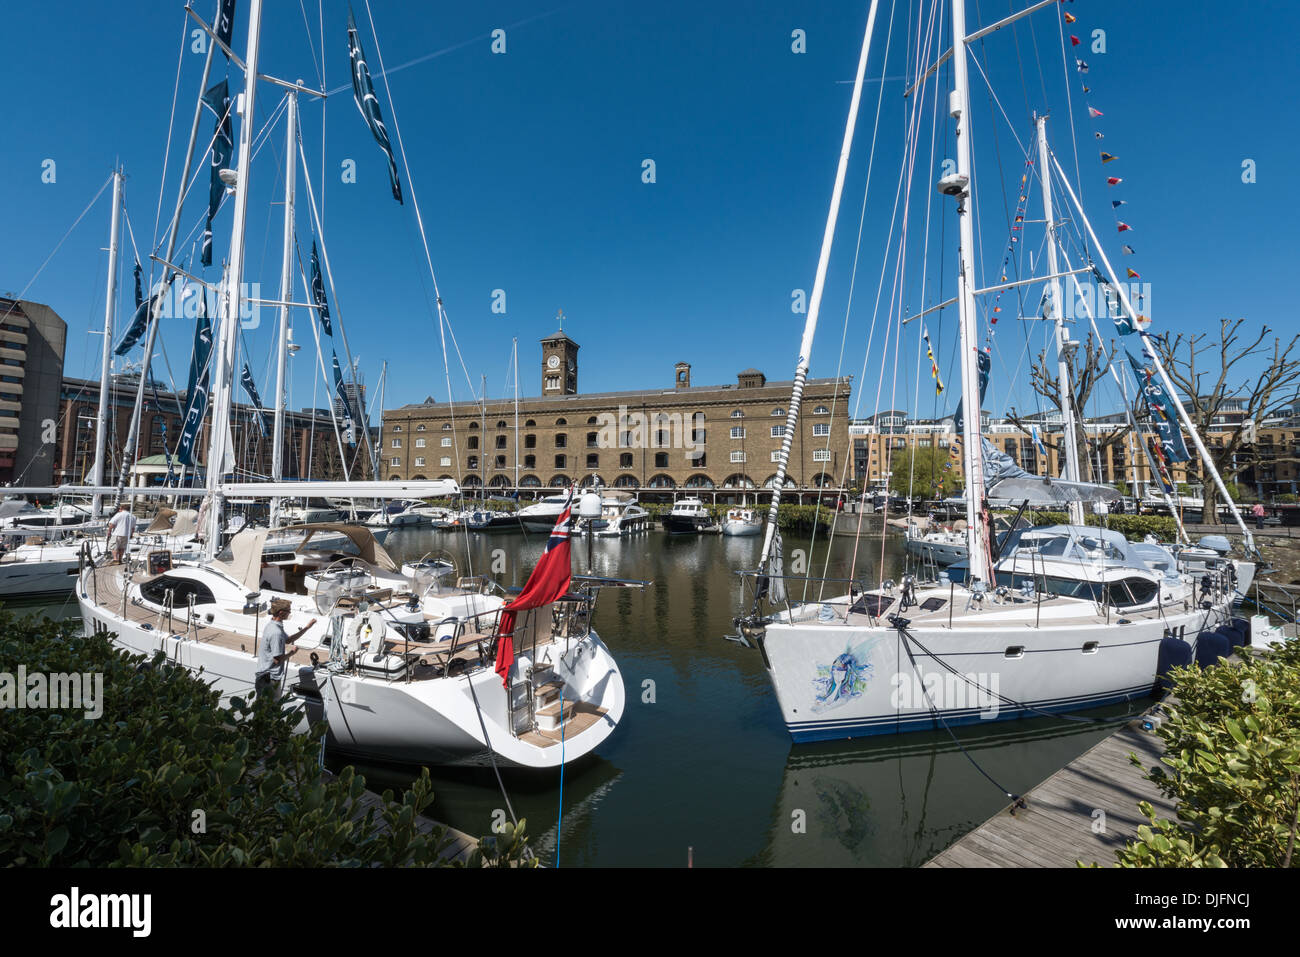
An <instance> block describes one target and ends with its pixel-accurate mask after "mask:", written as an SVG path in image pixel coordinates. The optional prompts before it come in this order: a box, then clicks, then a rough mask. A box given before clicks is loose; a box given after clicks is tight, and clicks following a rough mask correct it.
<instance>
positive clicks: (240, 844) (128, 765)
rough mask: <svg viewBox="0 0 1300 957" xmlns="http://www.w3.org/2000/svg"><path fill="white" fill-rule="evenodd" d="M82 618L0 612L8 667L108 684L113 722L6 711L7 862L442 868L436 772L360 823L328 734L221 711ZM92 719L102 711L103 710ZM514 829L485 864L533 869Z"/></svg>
mask: <svg viewBox="0 0 1300 957" xmlns="http://www.w3.org/2000/svg"><path fill="white" fill-rule="evenodd" d="M79 631H80V622H75V623H72V622H52V621H50V620H48V619H45V620H37V619H34V618H26V619H17V618H15V617H14V616H13V615H11V614H9V613H0V672H5V673H7V674H9V675H15V674H16V673H17V671H18V667H19V665H24V666H25V667H26V672H27V674H29V675H32V674H36V673H43V674H47V675H49V674H59V673H64V674H72V673H76V674H84V673H88V672H89V673H99V674H101V675H102V676H103V685H102V689H103V694H102V698H103V700H102V702H101V706H102V715H101V716H99V717H97V718H93V717H88V716H87V713H86V710H85V709H79V710H56V709H51V708H24V709H9V710H7V711H6V712H5V714H4V719H3V720H0V861H6V862H9V863H11V864H14V865H17V866H32V865H35V866H41V867H50V866H56V867H112V866H131V867H158V866H163V867H168V866H213V867H224V866H262V865H266V866H275V867H320V866H347V865H351V866H380V865H382V866H392V865H406V864H415V865H434V866H437V865H442V864H445V863H447V862H446V861H445V860H444V856H443V855H444V853H445V851H446V849H447V847H448V846H449V844H450V841H449V840H448V839H447V837H446V831H445V829H444V828H441V827H436V828H434V829H433V831H432V832H431V833H427V834H426V833H421V832H420V831H419V830H418V828H417V825H418V824H419V823H420V821H419V815H420V813H421V812H422V811H424V810H425V809H426V808H427V807H428V806H429V804H430V803H431V802H432V800H433V791H432V786H431V784H430V781H429V774H428V771H427V770H425V771H423V772H422V773H421V775H420V777H419V779H418V780H416V781H415V782H414V783H413V784H412V786H411V788H410V789H409V790H407V791H405V792H404V793H403V794H402V795H401V797H400V798H398V799H394V797H393V794H392V792H390V791H386V792H384V794H383V796H382V802H381V807H380V809H379V810H378V811H376V809H375V808H370V809H369V810H367V811H365V812H364V814H363V813H362V812H361V811H360V810H359V805H358V799H359V798H361V796H362V794H363V792H364V790H365V780H364V778H362V777H360V776H359V775H357V774H356V773H355V772H354V771H353V769H352V768H350V767H349V768H344V769H343V771H342V772H341V773H340V774H338V775H337V776H331V775H329V774H328V772H326V771H324V770H323V769H322V768H321V766H320V762H319V753H320V740H321V735H322V734H323V732H324V728H323V726H318V727H317V728H314V729H313V732H312V734H311V735H295V734H294V733H293V729H294V726H295V724H296V722H297V716H296V715H293V714H289V713H286V712H285V711H284V710H283V709H282V708H280V707H279V706H278V704H277V703H276V702H275V701H273V700H272V699H271V698H269V697H265V696H264V697H262V699H261V700H260V702H255V703H253V704H248V703H246V702H244V701H243V700H241V699H239V698H235V699H233V700H231V701H230V702H229V704H224V705H223V704H222V703H221V700H220V696H219V694H218V692H216V691H215V690H213V689H212V688H210V687H209V686H208V685H207V683H206V682H204V681H202V680H201V679H200V678H198V677H196V676H195V675H193V674H191V673H190V672H188V671H186V670H185V669H183V668H180V667H177V666H174V665H172V664H170V663H169V662H168V661H166V659H165V658H164V657H163V656H162V655H161V654H159V655H158V656H157V657H155V658H154V660H153V661H152V662H145V660H144V657H143V656H141V655H135V656H128V655H125V654H121V653H119V651H118V650H117V649H116V648H115V647H114V646H113V645H112V644H111V642H110V641H109V640H108V638H107V637H105V636H104V635H98V634H97V635H90V636H86V637H83V636H81V635H80V634H79V633H78V632H79ZM92 713H93V712H92ZM522 829H523V822H520V828H519V830H517V831H516V830H515V829H513V828H512V829H511V830H510V831H509V832H507V833H506V834H502V835H499V836H497V837H495V838H493V839H491V840H485V841H483V842H480V845H479V848H478V852H477V853H476V854H475V856H474V857H473V858H472V859H471V861H470V863H471V864H474V865H498V866H499V865H503V864H507V865H514V864H528V863H529V861H525V860H524V859H523V852H524V847H525V838H524V836H523V830H522Z"/></svg>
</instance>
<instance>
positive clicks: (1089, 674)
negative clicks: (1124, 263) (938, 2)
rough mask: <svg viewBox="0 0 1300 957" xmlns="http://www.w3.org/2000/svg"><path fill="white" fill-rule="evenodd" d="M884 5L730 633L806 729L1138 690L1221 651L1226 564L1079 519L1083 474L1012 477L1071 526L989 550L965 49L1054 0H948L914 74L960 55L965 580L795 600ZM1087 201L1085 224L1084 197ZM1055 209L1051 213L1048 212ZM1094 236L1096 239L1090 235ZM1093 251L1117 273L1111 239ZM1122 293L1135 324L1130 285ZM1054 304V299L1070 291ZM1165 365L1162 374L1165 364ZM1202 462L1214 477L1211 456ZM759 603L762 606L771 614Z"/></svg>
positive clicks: (931, 719) (823, 735)
mask: <svg viewBox="0 0 1300 957" xmlns="http://www.w3.org/2000/svg"><path fill="white" fill-rule="evenodd" d="M877 6H878V2H877V0H873V2H872V4H871V8H870V12H869V14H868V20H867V27H866V33H865V36H864V39H863V44H862V50H861V54H860V57H859V61H858V69H857V75H856V79H855V83H854V90H853V97H852V101H851V105H850V108H849V118H848V122H847V124H846V129H845V134H844V141H843V147H842V150H841V153H840V161H839V168H838V170H837V174H836V180H835V188H834V192H833V196H832V201H831V209H830V214H829V216H828V220H827V224H826V230H825V233H824V235H823V241H822V249H821V256H820V258H819V260H818V266H817V275H816V279H815V282H814V286H813V292H812V296H811V298H810V301H809V309H808V315H807V320H806V323H805V327H804V333H803V340H802V342H801V345H800V349H799V359H798V363H797V367H796V372H795V381H794V386H793V394H792V398H791V402H790V407H789V413H788V415H789V419H788V428H787V435H786V438H785V440H784V442H783V444H782V449H781V452H780V454H779V460H778V466H777V479H776V481H775V483H774V488H773V502H772V508H771V511H770V512H769V514H768V524H767V529H766V536H765V540H764V545H763V552H762V560H761V561H762V563H761V565H760V568H759V571H758V572H757V573H756V575H755V602H754V605H753V607H752V608H751V609H750V611H749V613H748V614H747V615H745V616H744V617H742V618H738V619H737V620H736V624H737V626H738V628H739V632H740V634H739V636H737V640H739V641H741V642H742V643H744V644H749V645H753V646H756V647H757V648H758V649H759V650H760V652H761V654H762V657H763V663H764V665H765V667H766V668H767V670H768V674H769V677H770V679H771V682H772V686H773V690H774V692H775V694H776V698H777V702H778V705H779V707H780V710H781V714H782V717H783V719H784V721H785V724H786V727H787V729H788V730H789V732H790V734H791V735H792V737H793V738H794V739H795V740H796V741H812V740H826V739H833V738H846V737H858V736H862V735H869V734H886V733H898V732H904V731H909V730H920V729H931V728H935V727H938V726H940V725H943V726H947V725H953V724H962V723H968V722H980V721H990V720H999V719H1007V718H1013V717H1020V716H1024V715H1030V714H1038V713H1045V712H1055V711H1070V710H1076V709H1080V708H1086V707H1090V706H1095V705H1101V704H1105V703H1109V702H1116V701H1126V700H1133V699H1137V698H1141V697H1144V696H1146V695H1148V694H1149V693H1151V691H1152V689H1153V687H1154V686H1155V684H1156V682H1157V679H1158V677H1159V676H1160V674H1161V673H1162V670H1163V669H1164V668H1166V667H1168V666H1169V665H1170V664H1171V663H1182V662H1186V661H1188V660H1191V658H1192V657H1193V656H1197V657H1198V658H1199V659H1201V660H1207V659H1208V658H1210V657H1212V656H1213V655H1214V654H1215V653H1217V652H1220V651H1222V652H1224V653H1226V651H1227V647H1228V639H1227V638H1226V637H1224V634H1225V632H1223V631H1222V630H1221V629H1224V628H1226V627H1229V626H1230V625H1231V613H1232V593H1233V588H1232V582H1231V581H1230V580H1229V578H1230V576H1228V575H1227V574H1218V575H1206V576H1205V577H1204V578H1203V579H1202V580H1200V581H1199V582H1197V581H1193V580H1191V579H1190V577H1189V576H1187V575H1183V574H1179V573H1178V572H1177V571H1176V563H1175V561H1174V559H1173V556H1172V555H1170V554H1169V553H1168V552H1166V551H1164V550H1163V549H1160V548H1159V546H1145V547H1144V548H1143V549H1142V550H1141V551H1140V552H1139V550H1138V549H1136V548H1135V547H1133V546H1132V545H1131V544H1130V543H1127V542H1125V541H1124V539H1123V536H1119V535H1117V534H1115V533H1108V532H1105V531H1103V530H1098V529H1094V528H1089V527H1086V526H1083V525H1082V520H1081V518H1082V514H1081V510H1082V500H1083V499H1084V498H1085V497H1087V495H1088V494H1089V493H1088V491H1087V489H1086V488H1084V487H1082V485H1081V483H1072V482H1068V481H1067V482H1065V483H1055V487H1053V486H1050V485H1045V484H1044V482H1043V480H1041V479H1036V478H1034V477H1027V478H1020V479H1015V480H1013V481H1014V482H1015V483H1016V487H1015V490H1016V495H1017V496H1021V497H1030V495H1032V494H1033V493H1035V492H1039V491H1041V490H1043V489H1044V488H1051V489H1052V491H1050V492H1043V493H1042V494H1044V495H1047V496H1049V497H1053V498H1055V499H1056V500H1059V499H1060V497H1062V496H1065V497H1068V498H1070V499H1071V500H1072V505H1071V511H1072V513H1074V514H1075V515H1077V516H1078V520H1077V521H1074V520H1072V523H1071V524H1070V525H1067V526H1059V527H1054V528H1051V529H1035V530H1032V531H1016V532H1012V533H1011V536H1012V538H1013V539H1014V540H1013V541H1011V542H1009V543H1007V544H1008V547H1007V548H1006V549H1004V551H1003V553H1002V554H1001V556H997V555H995V554H994V550H993V547H992V546H993V544H994V543H993V538H992V533H991V529H990V528H989V526H988V524H987V523H986V520H985V514H986V513H985V512H984V509H983V508H982V506H983V503H984V500H985V498H986V496H987V494H988V492H989V486H990V485H991V484H992V485H996V484H997V483H998V476H997V474H996V471H994V474H992V475H990V474H989V471H990V465H991V464H992V465H993V466H994V469H996V463H990V462H988V461H987V460H986V456H985V450H984V448H983V446H982V443H981V428H980V415H979V409H980V401H981V395H980V370H979V364H978V360H979V359H980V358H981V350H980V347H979V341H978V338H977V325H976V323H977V314H976V309H975V297H976V295H977V294H980V293H982V292H983V291H982V290H977V289H976V286H975V277H976V271H975V264H974V249H975V241H974V229H973V222H972V219H973V205H972V191H973V188H974V185H975V181H974V177H973V170H972V160H971V148H970V143H971V117H970V98H969V79H968V73H967V49H966V47H967V44H968V43H970V42H972V41H973V40H975V39H978V38H979V37H981V36H984V35H985V34H987V33H989V32H991V31H992V30H993V29H996V28H999V27H1002V26H1006V25H1007V24H1008V23H1011V22H1013V21H1014V20H1016V19H1019V18H1020V17H1022V16H1024V15H1025V14H1028V13H1032V12H1033V11H1034V10H1036V9H1038V8H1040V7H1043V6H1045V4H1042V3H1039V4H1036V5H1034V6H1031V7H1030V8H1028V9H1027V10H1024V11H1022V12H1021V13H1018V14H1013V15H1012V16H1011V17H1008V18H1006V19H1004V20H1002V21H999V23H998V24H996V25H995V27H990V28H986V29H983V30H977V31H974V32H971V33H968V31H967V27H966V19H965V3H964V0H954V2H953V4H952V20H951V28H952V36H953V38H954V39H953V45H952V49H951V50H950V51H949V52H948V53H946V54H944V55H943V56H942V57H941V58H940V59H939V61H938V63H936V65H935V67H933V68H932V69H931V70H930V71H928V72H927V73H925V74H924V75H923V76H922V77H920V78H918V83H919V82H920V81H921V80H924V79H925V78H926V77H929V76H930V75H931V74H933V73H935V72H936V71H937V67H938V66H939V64H941V63H943V62H945V61H947V60H948V59H949V58H951V61H952V76H953V89H952V90H951V91H950V93H949V95H948V96H947V98H946V99H942V98H940V97H938V96H937V95H936V99H941V101H942V102H945V103H946V105H947V112H948V113H949V114H950V115H951V116H952V117H953V118H954V119H955V121H956V153H957V155H956V169H955V170H954V171H952V172H950V173H948V175H945V176H944V177H943V178H942V179H941V180H940V182H939V184H938V188H939V191H940V192H941V193H942V194H943V195H945V196H947V197H949V198H951V199H952V200H953V201H954V202H955V205H956V213H957V219H958V226H959V229H958V232H959V255H958V277H957V279H958V293H957V296H956V297H955V304H956V305H957V307H958V313H959V317H960V330H961V337H960V356H961V360H960V368H961V383H962V392H961V401H962V405H963V407H964V409H965V410H967V414H966V415H964V416H962V417H961V422H960V424H959V432H960V434H961V435H962V438H963V455H964V473H965V476H966V494H965V499H966V521H967V527H966V529H965V536H964V537H965V539H966V543H965V544H966V553H967V556H968V560H969V565H970V574H969V576H968V578H967V579H966V580H965V581H964V582H962V583H960V584H958V583H957V582H950V583H948V584H946V585H924V584H920V583H917V582H916V581H915V580H914V579H913V578H911V577H910V576H909V577H907V578H905V579H904V580H903V582H902V583H901V585H895V583H893V582H883V583H880V584H879V585H878V587H874V588H872V587H867V583H866V582H849V581H843V580H840V581H838V582H837V581H832V580H816V579H813V580H812V581H814V582H815V583H816V584H817V587H818V590H819V591H820V592H821V593H822V594H826V593H829V594H831V595H832V596H833V597H830V598H828V599H825V600H817V601H812V602H806V603H803V604H799V603H793V602H791V601H790V600H789V598H788V597H787V589H786V587H785V584H786V583H785V581H784V576H783V572H782V561H781V556H780V551H779V547H774V546H776V545H777V536H776V534H775V533H776V524H775V518H776V512H777V505H778V504H779V502H780V498H781V489H782V486H783V484H784V475H785V470H786V465H787V462H788V458H789V452H790V445H791V438H790V436H791V435H792V434H793V433H794V424H795V421H796V416H797V415H798V409H799V404H800V399H801V393H802V386H803V382H804V380H805V379H806V377H807V373H808V367H809V362H810V358H811V354H812V344H813V338H814V336H815V333H816V327H817V319H818V314H819V309H820V304H821V297H822V291H823V289H824V284H825V277H826V270H827V265H828V262H829V257H830V251H831V245H832V240H833V236H834V231H835V222H836V218H837V216H838V210H839V202H840V197H841V193H842V189H843V184H844V178H845V173H846V168H847V163H848V157H849V151H850V146H851V143H852V139H853V130H854V126H855V122H856V117H857V110H858V104H859V101H860V95H861V90H862V85H863V81H864V76H865V72H866V66H867V60H868V51H869V49H870V44H871V36H872V32H873V28H874V24H875V19H876V11H877ZM920 62H925V61H924V60H921V61H920ZM918 65H919V64H918ZM1058 169H1059V164H1058ZM1042 175H1046V172H1045V171H1044V172H1042ZM1062 175H1063V174H1062ZM1072 198H1073V195H1072ZM1076 208H1077V209H1078V212H1079V214H1080V218H1081V219H1083V220H1084V221H1085V223H1086V216H1084V213H1083V210H1082V209H1081V208H1078V207H1077V203H1076ZM1051 218H1052V217H1051V212H1050V210H1049V211H1048V220H1049V222H1050V220H1051ZM1093 241H1094V243H1095V244H1096V245H1097V246H1098V247H1099V246H1100V244H1099V243H1096V239H1095V237H1093ZM1097 251H1098V255H1099V256H1100V257H1101V258H1102V261H1103V264H1104V265H1105V267H1106V269H1107V270H1108V271H1110V267H1109V263H1107V262H1106V261H1105V257H1104V251H1102V250H1101V249H1100V248H1098V250H1097ZM1044 278H1046V279H1047V280H1048V281H1049V282H1050V283H1052V284H1053V286H1055V282H1056V280H1057V279H1058V278H1059V274H1058V273H1057V272H1056V270H1055V269H1053V271H1052V274H1051V275H1049V276H1048V277H1044ZM1112 280H1113V273H1112ZM1037 281H1042V279H1040V280H1037ZM1116 285H1118V283H1116ZM1121 299H1122V301H1123V306H1124V309H1125V310H1126V313H1127V315H1128V316H1130V318H1132V319H1133V320H1134V324H1135V325H1136V314H1135V313H1134V312H1133V310H1132V307H1131V305H1130V304H1129V303H1128V301H1127V299H1126V298H1124V297H1123V296H1122V290H1121ZM1053 301H1054V302H1060V298H1059V294H1058V295H1057V296H1056V297H1055V299H1054V300H1053ZM1156 365H1157V369H1160V371H1161V372H1162V374H1163V369H1161V367H1159V365H1158V361H1157V363H1156ZM1170 391H1171V392H1172V389H1171V390H1170ZM1193 438H1194V439H1196V437H1195V435H1194V434H1193ZM1067 445H1068V443H1067ZM1206 458H1208V456H1207V457H1206ZM1207 470H1209V471H1212V465H1207ZM1072 485H1073V486H1074V488H1071V486H1072ZM1061 486H1063V487H1061ZM1112 491H1113V490H1112ZM999 494H1000V495H1001V494H1002V490H1001V489H999ZM1247 542H1248V544H1249V543H1250V538H1249V533H1248V532H1247ZM1153 550H1154V551H1153ZM1156 551H1159V552H1163V556H1161V555H1156V554H1155V552H1156ZM763 602H767V604H768V608H769V610H768V611H767V613H766V614H764V613H763ZM1198 645H1199V648H1198Z"/></svg>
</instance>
